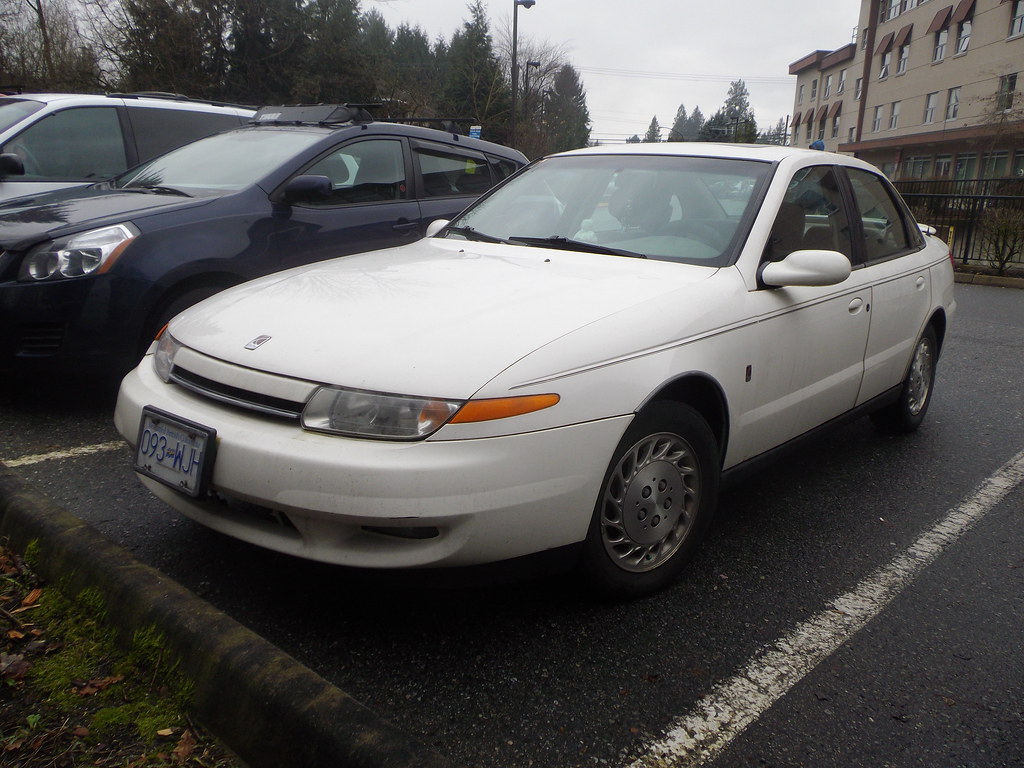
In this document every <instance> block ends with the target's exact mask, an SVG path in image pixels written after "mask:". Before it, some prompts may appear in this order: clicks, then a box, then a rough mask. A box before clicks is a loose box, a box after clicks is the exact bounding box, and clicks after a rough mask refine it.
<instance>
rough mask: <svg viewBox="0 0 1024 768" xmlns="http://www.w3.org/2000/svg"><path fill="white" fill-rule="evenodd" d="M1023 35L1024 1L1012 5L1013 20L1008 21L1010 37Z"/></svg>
mask: <svg viewBox="0 0 1024 768" xmlns="http://www.w3.org/2000/svg"><path fill="white" fill-rule="evenodd" d="M1017 35H1024V0H1016V2H1015V3H1014V4H1013V18H1012V19H1010V37H1016V36H1017Z"/></svg>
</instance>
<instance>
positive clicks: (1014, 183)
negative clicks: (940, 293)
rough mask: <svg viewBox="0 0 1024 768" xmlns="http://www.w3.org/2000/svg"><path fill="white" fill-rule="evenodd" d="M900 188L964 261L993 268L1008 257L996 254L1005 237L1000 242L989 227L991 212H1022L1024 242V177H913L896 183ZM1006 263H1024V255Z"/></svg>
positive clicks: (1014, 265)
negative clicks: (987, 230)
mask: <svg viewBox="0 0 1024 768" xmlns="http://www.w3.org/2000/svg"><path fill="white" fill-rule="evenodd" d="M896 188H897V189H898V190H899V191H900V194H902V195H903V199H904V200H906V201H907V205H909V206H910V208H911V210H912V211H913V212H914V215H915V216H916V217H917V220H918V221H919V222H921V223H922V224H930V225H932V226H933V227H935V228H936V229H937V230H938V233H939V235H940V236H941V237H942V238H943V239H945V240H946V242H948V243H949V244H950V245H951V246H952V248H953V255H954V258H956V259H957V260H958V261H959V262H961V263H962V264H975V265H981V266H992V265H995V264H998V263H999V261H1000V260H1004V261H1005V258H1006V257H1005V255H1004V254H1001V253H999V252H997V249H999V248H1005V247H1006V245H1005V240H1006V239H1005V237H1004V238H1003V239H1002V240H997V239H996V238H994V237H992V236H990V235H988V233H987V232H986V230H985V226H984V225H985V222H986V220H987V219H990V218H992V216H993V215H994V214H991V213H990V212H992V211H996V210H1001V211H1014V212H1018V213H1019V219H1020V226H1021V228H1022V229H1021V234H1020V239H1021V242H1024V178H1012V179H973V180H969V181H963V180H954V179H933V180H929V181H920V180H916V179H912V180H904V181H897V182H896ZM997 242H998V243H999V244H996V243H997ZM1006 266H1007V267H1009V268H1011V269H1012V268H1021V267H1024V254H1022V253H1020V252H1016V253H1015V255H1014V256H1012V257H1011V258H1010V260H1009V263H1008V264H1006Z"/></svg>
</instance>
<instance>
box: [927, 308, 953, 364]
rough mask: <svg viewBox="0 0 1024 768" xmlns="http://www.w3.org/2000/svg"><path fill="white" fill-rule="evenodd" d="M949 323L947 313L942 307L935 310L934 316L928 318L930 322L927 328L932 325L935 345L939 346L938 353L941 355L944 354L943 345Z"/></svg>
mask: <svg viewBox="0 0 1024 768" xmlns="http://www.w3.org/2000/svg"><path fill="white" fill-rule="evenodd" d="M947 322H948V321H947V318H946V311H945V310H944V309H942V308H941V307H940V308H939V309H936V310H935V312H934V313H933V314H932V316H931V317H930V318H928V322H927V323H926V324H925V326H926V327H927V326H929V325H930V326H931V327H932V329H933V330H934V331H935V343H936V344H938V347H939V348H938V350H937V352H938V354H939V355H941V354H942V345H943V341H944V340H945V338H946V324H947Z"/></svg>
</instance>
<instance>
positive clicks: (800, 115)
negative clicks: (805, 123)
mask: <svg viewBox="0 0 1024 768" xmlns="http://www.w3.org/2000/svg"><path fill="white" fill-rule="evenodd" d="M803 119H804V113H803V112H797V113H796V114H795V115H793V127H794V128H796V127H798V126H799V125H800V121H801V120H803Z"/></svg>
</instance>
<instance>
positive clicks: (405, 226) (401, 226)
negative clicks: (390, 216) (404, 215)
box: [392, 219, 419, 232]
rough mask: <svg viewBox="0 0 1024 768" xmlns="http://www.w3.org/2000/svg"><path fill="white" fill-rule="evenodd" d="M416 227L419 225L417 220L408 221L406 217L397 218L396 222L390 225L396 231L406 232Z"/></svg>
mask: <svg viewBox="0 0 1024 768" xmlns="http://www.w3.org/2000/svg"><path fill="white" fill-rule="evenodd" d="M418 227H419V222H417V221H409V220H408V219H399V220H398V223H397V224H395V225H394V226H393V227H392V229H394V230H395V231H396V232H408V231H409V230H410V229H417V228H418Z"/></svg>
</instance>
